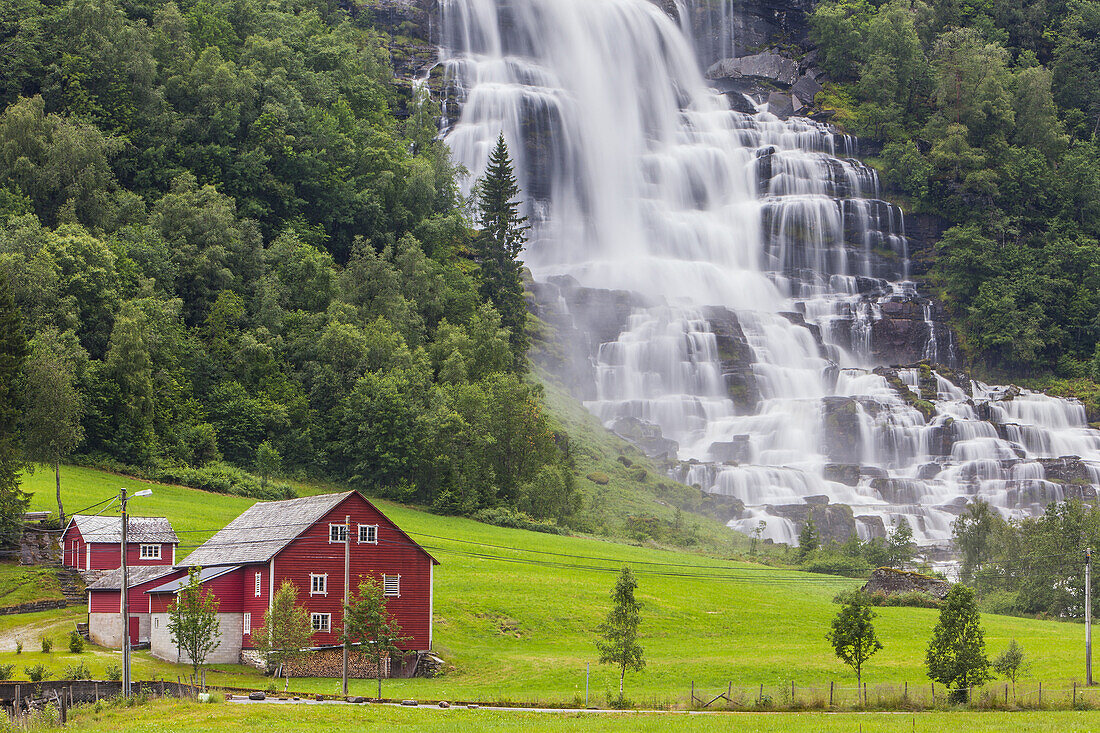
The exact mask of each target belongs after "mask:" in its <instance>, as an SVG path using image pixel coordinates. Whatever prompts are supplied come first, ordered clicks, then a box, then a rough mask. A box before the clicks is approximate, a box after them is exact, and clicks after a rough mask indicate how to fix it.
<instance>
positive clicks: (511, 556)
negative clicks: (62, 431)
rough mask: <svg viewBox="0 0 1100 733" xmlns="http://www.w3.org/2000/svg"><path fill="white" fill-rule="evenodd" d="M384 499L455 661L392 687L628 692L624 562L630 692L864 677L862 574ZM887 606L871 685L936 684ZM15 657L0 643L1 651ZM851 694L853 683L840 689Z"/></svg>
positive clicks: (599, 696) (1048, 662) (1049, 647)
mask: <svg viewBox="0 0 1100 733" xmlns="http://www.w3.org/2000/svg"><path fill="white" fill-rule="evenodd" d="M63 475H64V477H65V479H66V484H65V486H66V487H67V488H66V489H65V490H66V492H67V495H66V498H65V500H66V502H67V504H68V505H69V506H72V507H73V508H80V507H81V506H83V505H86V504H90V503H92V502H93V501H96V500H98V499H100V498H103V497H104V496H107V495H109V494H110V493H111V492H112V491H114V490H115V489H116V488H117V487H118V486H120V485H127V484H133V483H134V482H132V481H130V480H129V479H126V478H123V477H119V476H113V475H109V474H104V473H99V472H95V471H89V470H84V469H66V471H65V473H64V474H63ZM47 483H48V482H39V481H38V479H37V478H36V477H32V479H31V480H30V481H28V482H27V484H25V485H26V487H27V488H28V489H29V490H31V491H34V492H36V496H35V499H34V501H33V503H34V506H35V507H39V506H42V507H46V506H48V502H49V498H50V497H51V496H52V491H45V489H44V487H45V485H46V484H47ZM143 486H144V485H143ZM153 488H154V494H153V496H152V497H149V498H148V499H141V500H139V501H141V502H147V503H143V504H142V512H143V513H149V514H159V513H163V514H165V515H166V516H168V517H169V518H170V519H171V520H172V522H173V523H174V524H175V526H176V527H177V528H179V529H180V530H182V531H184V532H194V534H188V535H186V536H187V537H188V538H193V537H198V536H203V533H204V532H208V531H211V530H213V529H216V528H217V527H220V526H222V525H223V524H224V523H226V522H227V521H228V520H229V519H231V518H233V517H234V516H236V514H237V513H238V512H239V511H241V510H242V509H243V508H244V507H246V506H248V505H249V504H250V503H251V500H249V499H242V498H239V497H228V496H221V495H214V494H208V493H204V492H201V491H195V490H192V489H183V488H178V487H157V486H154V487H153ZM43 494H45V495H43ZM377 503H378V504H379V506H380V507H381V508H382V509H383V511H385V512H386V513H387V514H388V515H389V516H390V517H391V518H392V519H393V520H395V521H396V522H397V523H398V524H399V525H400V526H401V527H403V528H404V529H405V530H407V531H408V532H410V533H411V534H412V536H413V537H414V538H415V539H417V540H418V541H420V542H421V543H422V544H423V545H424V546H425V547H426V548H427V549H428V550H429V551H430V552H432V553H433V554H434V555H435V556H436V557H437V558H438V559H439V560H440V561H441V562H442V565H441V566H440V567H438V568H436V573H435V627H434V646H435V650H436V651H437V653H439V654H440V655H441V656H442V657H443V658H444V659H445V660H446V661H447V663H448V665H449V667H448V669H447V671H446V674H445V675H444V676H442V677H439V678H436V679H414V680H388V681H386V682H385V684H384V686H383V694H384V696H386V697H392V698H404V697H414V698H419V699H424V700H438V699H449V700H479V701H497V700H501V701H505V700H511V701H516V702H533V701H544V702H557V703H568V702H570V701H572V700H574V699H575V698H576V697H580V698H582V699H583V695H584V690H585V667H586V665H587V664H589V663H591V682H590V690H591V699H592V700H593V701H596V702H600V703H602V702H603V701H604V700H605V699H606V698H605V693H607V692H608V691H615V692H617V690H618V675H617V674H616V673H615V672H614V671H613V670H612V669H610V668H608V667H607V666H601V665H599V664H597V659H598V655H597V653H596V649H595V646H594V643H593V642H594V639H595V632H594V629H595V627H596V626H597V625H598V624H599V623H600V622H601V621H602V620H603V617H604V616H605V614H606V612H607V608H608V602H609V601H608V592H609V590H610V589H611V587H612V585H613V584H614V580H615V573H616V572H617V570H618V568H619V567H621V566H622V565H623V564H630V565H631V566H632V567H633V568H634V570H635V572H636V573H637V576H638V580H639V584H640V587H639V591H638V596H639V598H640V600H641V601H642V602H643V603H644V604H645V608H644V610H643V624H642V628H641V634H642V639H641V641H642V644H643V646H644V648H645V656H646V661H647V666H646V669H645V671H644V672H643V673H641V674H637V673H630V674H628V675H627V680H626V696H627V697H628V698H630V699H633V700H634V701H635V703H636V704H638V705H641V706H650V705H668V704H680V705H683V704H685V703H687V702H688V700H689V699H690V689H691V684H692V682H694V683H695V685H696V688H697V690H699V691H700V693H701V694H706V693H710V694H711V695H712V696H713V695H716V694H718V692H721V691H725V690H726V688H727V685H728V684H729V683H730V682H732V683H733V685H734V686H735V688H736V687H738V686H740V687H742V688H743V692H744V694H746V695H751V694H752V693H751V692H750V690H754V689H757V686H758V685H761V684H763V685H765V686H766V687H767V690H768V691H767V694H769V695H772V696H777V695H781V694H782V691H783V690H784V689H789V686H790V684H791V681H792V680H793V681H794V682H795V683H796V684H797V686H799V687H806V686H809V685H818V686H819V688H820V686H822V685H824V686H826V687H825V689H827V685H828V684H829V682H830V681H835V682H836V684H837V685H838V687H841V688H851V687H853V686H854V682H855V676H854V674H852V673H851V672H850V671H849V670H848V668H847V667H844V666H843V665H841V664H840V663H839V662H838V661H837V660H836V659H835V658H834V656H833V654H832V650H831V648H830V646H829V644H828V642H827V641H826V640H825V632H826V630H827V628H828V625H829V621H830V620H831V618H832V617H833V616H834V615H835V614H836V611H837V606H836V605H835V604H834V603H832V598H833V596H834V595H835V594H836V592H837V591H838V590H841V589H845V588H851V587H854V586H856V585H858V584H859V582H860V581H854V580H849V579H843V578H835V577H831V576H823V575H814V574H809V573H803V572H797V571H789V570H777V569H775V568H768V567H764V566H760V565H750V564H747V563H738V562H730V561H725V560H722V559H718V558H713V557H707V556H703V555H700V554H692V553H687V552H671V551H667V550H662V549H657V548H647V547H634V546H629V545H624V544H616V543H613V542H606V541H601V540H597V539H591V538H580V537H561V536H556V535H547V534H538V533H533V532H528V531H523V530H514V529H504V528H500V527H494V526H489V525H485V524H480V523H477V522H473V521H470V520H467V519H462V518H457V517H441V516H436V515H432V514H428V513H426V512H422V511H417V510H415V509H411V508H408V507H403V506H399V505H395V504H393V503H390V502H385V501H379V502H377ZM134 507H135V510H136V508H137V502H135V504H134ZM200 530H201V531H200ZM184 543H185V544H193V543H194V541H193V540H191V539H188V540H185V541H184ZM185 554H186V552H184V551H181V553H180V555H181V557H182V556H184V555H185ZM877 610H878V612H879V618H878V619H877V621H876V628H877V630H878V634H879V638H880V639H881V641H882V643H883V645H884V648H883V650H882V651H881V652H879V653H878V654H877V655H876V656H875V657H874V658H872V659H871V661H870V662H869V663H868V664H867V665H866V666H865V667H864V680H865V681H867V682H868V683H870V684H871V686H872V687H873V686H874V685H875V684H876V683H880V682H888V683H898V684H901V683H905V682H907V683H908V684H909V685H910V686H911V688H912V689H913V690H914V691H916V690H919V689H922V688H923V686H927V685H928V680H927V678H926V676H925V670H924V654H925V649H926V646H927V643H928V639H929V637H930V635H931V630H932V626H933V625H934V623H935V621H936V618H937V615H938V612H937V611H935V610H929V609H915V608H881V609H877ZM70 623H71V621H70ZM983 624H984V627H985V632H986V641H987V647H988V650H989V652H990V654H991V656H992V655H994V654H996V653H999V652H1000V651H1001V650H1002V649H1003V648H1004V647H1005V646H1006V645H1007V644H1008V641H1009V640H1010V639H1013V638H1015V639H1016V640H1017V641H1019V643H1020V644H1021V645H1022V646H1023V647H1024V649H1025V651H1026V652H1027V653H1028V655H1029V656H1030V659H1031V662H1032V665H1033V667H1032V678H1033V679H1038V680H1043V681H1044V685H1047V686H1048V687H1047V688H1046V689H1047V690H1048V693H1047V694H1048V696H1049V695H1051V694H1053V690H1052V689H1051V688H1053V687H1055V686H1058V687H1059V688H1061V689H1065V688H1066V687H1068V685H1070V684H1071V681H1072V680H1073V679H1075V678H1080V677H1081V675H1082V674H1083V667H1084V664H1083V646H1084V645H1083V643H1082V640H1083V636H1084V634H1083V628H1082V627H1081V625H1079V624H1068V623H1059V622H1054V621H1036V620H1029V619H1019V618H1011V617H1003V616H992V615H986V616H984V617H983ZM66 633H67V632H66ZM28 646H29V645H28ZM0 649H2V647H0ZM24 654H26V652H24ZM99 655H105V656H103V657H102V659H104V660H105V659H108V658H109V657H110V656H111V655H116V653H115V652H108V651H102V652H94V653H93V656H92V657H91V659H92V661H93V662H94V663H95V664H99V663H100V662H99V661H97V660H99V659H100V656H99ZM12 656H14V655H12ZM53 656H54V657H57V666H58V667H63V666H64V664H67V663H69V660H65V659H63V658H62V657H63V656H64V655H58V654H56V653H55V654H54V655H53ZM135 658H136V659H137V660H139V661H138V662H137V664H138V665H140V666H139V667H138V668H137V672H136V674H135V679H141V678H149V677H150V676H153V675H157V676H160V677H163V678H167V679H175V677H176V675H180V674H184V673H185V670H183V669H181V668H179V667H175V666H172V665H167V664H164V663H162V662H159V661H155V660H152V659H151V658H149V657H148V656H147V654H138V655H136V657H135ZM20 661H21V660H20ZM12 662H13V659H12V658H11V657H10V656H9V655H8V653H5V652H3V651H2V650H0V663H12ZM103 663H104V664H105V663H106V662H105V661H104V662H103ZM92 668H93V670H95V667H94V666H93V667H92ZM218 670H220V671H215V672H212V673H211V674H209V676H208V681H209V682H210V683H213V684H222V685H231V686H247V685H249V684H251V685H254V686H259V687H263V686H265V684H266V682H265V681H264V680H262V678H260V677H259V676H258V675H256V674H255V673H253V672H250V671H248V670H246V669H245V668H241V667H233V666H228V667H219V668H218ZM338 686H339V681H338V680H332V679H308V680H295V681H293V682H292V687H291V689H292V690H299V691H303V692H324V693H334V692H336V691H337V689H338ZM372 689H373V683H372V682H370V681H365V680H360V681H354V682H353V683H352V692H353V694H364V695H368V694H372V693H371V690H372ZM845 694H846V695H848V696H854V691H851V690H850V689H849V690H848V692H844V690H840V691H838V696H843V695H845ZM873 694H874V693H872V696H873ZM753 697H755V695H753ZM777 699H778V698H777ZM1097 701H1098V702H1100V698H1098V700H1097Z"/></svg>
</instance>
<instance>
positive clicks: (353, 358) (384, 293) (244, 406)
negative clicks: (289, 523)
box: [0, 0, 577, 521]
mask: <svg viewBox="0 0 1100 733" xmlns="http://www.w3.org/2000/svg"><path fill="white" fill-rule="evenodd" d="M385 42H386V41H385V38H384V37H383V36H381V35H380V34H379V33H378V32H376V31H375V30H373V29H372V23H371V18H370V13H369V8H363V9H359V10H358V11H357V12H354V13H349V12H347V11H346V10H344V9H341V7H339V6H338V5H337V4H336V3H329V2H324V1H322V2H311V1H308V0H286V1H285V2H284V1H282V0H280V1H278V2H269V3H261V2H256V1H255V0H194V1H192V0H185V1H184V2H182V3H178V4H177V3H175V2H162V1H161V0H138V1H137V2H130V1H129V0H123V1H122V2H117V1H116V0H71V1H66V2H39V0H0V99H2V104H3V107H4V109H3V113H2V114H0V299H3V300H5V301H6V304H7V305H8V307H7V308H5V309H4V313H5V318H4V319H3V322H2V323H0V338H2V339H3V340H4V352H5V359H4V361H3V362H0V368H2V369H3V370H4V374H3V376H4V380H3V382H4V384H5V394H3V395H0V397H4V398H5V399H4V401H5V405H6V407H5V408H4V411H3V414H2V415H0V420H2V421H4V425H5V426H6V427H8V428H10V429H9V430H4V431H0V432H3V433H4V435H5V440H4V441H3V443H4V444H3V446H0V453H3V456H0V459H3V460H4V461H7V462H8V463H9V464H12V463H13V462H17V459H16V458H13V456H17V451H19V450H22V451H23V456H25V457H26V458H28V459H29V460H33V461H36V462H39V463H42V464H46V465H47V466H51V467H52V466H57V465H59V464H60V463H62V462H65V461H69V460H74V457H75V459H76V460H79V461H83V462H87V463H92V464H96V465H101V466H106V467H114V468H118V469H119V470H127V471H137V472H140V473H141V474H142V475H145V476H148V477H149V478H155V479H158V480H162V481H173V482H177V483H184V484H188V485H192V486H196V487H199V488H206V489H210V490H214V491H221V492H234V493H244V494H247V495H250V496H256V497H260V498H276V497H281V496H283V495H286V494H288V493H289V492H291V491H292V489H290V488H289V487H287V486H285V485H283V484H281V483H279V482H278V481H277V480H272V479H273V478H277V477H301V478H322V479H332V480H337V481H341V482H345V483H347V484H350V485H353V486H358V487H362V488H366V489H368V490H370V491H371V492H374V493H379V494H382V495H385V496H390V497H394V498H397V499H402V500H408V501H414V502H417V503H420V504H423V505H426V506H430V507H432V508H434V509H436V510H438V511H444V512H454V513H462V514H472V513H476V512H477V511H479V510H484V509H489V508H499V507H504V508H506V509H508V510H519V511H522V512H525V513H527V514H529V515H530V516H532V517H535V518H538V519H547V520H552V521H566V520H567V519H568V517H569V516H570V515H571V514H573V513H574V511H575V510H576V508H577V499H576V495H575V491H574V489H573V470H572V464H571V457H570V454H569V442H568V439H567V437H566V436H565V435H564V434H563V433H562V431H561V430H559V429H557V428H556V427H555V425H554V424H553V423H552V421H551V418H550V417H549V416H548V414H547V411H546V409H545V406H544V402H543V398H542V394H541V391H540V388H539V387H538V386H537V385H536V384H535V383H534V381H533V380H531V379H530V378H529V377H527V376H526V358H525V354H524V348H525V343H526V341H525V333H524V318H525V315H526V311H525V307H524V305H523V300H522V282H521V280H520V270H519V268H518V266H516V265H515V255H516V254H517V252H518V249H517V245H518V246H519V247H522V236H523V226H522V221H521V220H520V219H519V217H518V215H516V210H515V206H514V205H513V203H514V197H517V196H519V195H521V194H520V192H519V191H518V190H517V189H516V187H515V185H514V184H515V181H514V178H512V179H509V178H508V176H509V175H511V168H510V162H509V159H508V157H507V151H506V150H504V151H502V156H503V157H502V158H501V160H500V165H499V166H498V168H497V169H496V173H497V175H498V180H497V185H496V187H495V188H493V187H489V186H487V187H486V189H485V191H483V192H482V195H481V200H480V201H478V202H476V203H477V204H479V206H475V207H471V206H470V202H468V201H464V200H463V199H462V197H461V196H460V194H459V190H458V186H457V184H456V181H457V176H458V174H459V173H460V172H459V171H456V170H455V169H454V167H453V166H452V164H451V163H450V161H449V157H448V151H447V149H446V147H445V146H444V145H443V143H442V142H440V141H438V140H437V129H438V128H437V120H436V117H435V115H434V114H433V113H432V112H431V111H430V110H429V108H428V103H427V101H426V98H424V97H417V98H412V99H410V98H408V95H407V94H406V95H404V96H402V94H401V93H400V92H399V91H398V87H397V86H396V85H395V83H394V78H393V70H392V68H391V62H390V57H389V53H388V51H387V50H386V46H385ZM398 110H400V111H402V114H401V115H400V116H399V115H398V114H397V111H398ZM494 195H495V196H497V197H498V200H496V201H495V208H493V207H494V201H493V196H494ZM500 196H504V197H505V199H504V200H503V201H501V200H499V197H500ZM509 197H512V198H509ZM471 210H473V211H475V212H477V211H480V212H481V213H480V214H476V213H475V214H471V213H470V212H471ZM494 217H495V218H494ZM504 240H508V241H504ZM498 242H499V244H496V243H498ZM505 249H507V250H508V252H510V254H508V253H505V254H503V255H502V254H501V252H503V251H504V250H505ZM509 258H510V259H509ZM517 303H518V305H519V307H518V310H517ZM12 306H14V307H12ZM21 355H24V356H25V358H21ZM19 401H21V403H22V404H21V405H20V404H17V403H18V402H19ZM16 433H18V435H19V436H20V437H19V438H18V439H16V438H14V436H15V434H16ZM19 442H22V445H17V443H19ZM6 465H7V464H6ZM75 508H76V507H70V510H71V509H75Z"/></svg>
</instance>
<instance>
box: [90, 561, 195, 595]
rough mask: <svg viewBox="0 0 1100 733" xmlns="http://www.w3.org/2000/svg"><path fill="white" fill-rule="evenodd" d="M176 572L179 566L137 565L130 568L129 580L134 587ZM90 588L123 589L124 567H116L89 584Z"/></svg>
mask: <svg viewBox="0 0 1100 733" xmlns="http://www.w3.org/2000/svg"><path fill="white" fill-rule="evenodd" d="M175 572H178V570H177V568H174V567H172V566H171V565H136V566H134V567H131V568H130V572H129V577H128V578H127V582H128V583H129V585H130V587H131V588H133V587H134V586H135V585H140V584H141V583H148V582H149V581H150V580H156V579H157V578H163V577H164V576H166V575H170V574H171V573H175ZM88 590H122V568H115V569H114V570H112V571H111V572H109V573H107V574H106V575H104V576H103V577H102V578H100V579H99V580H97V581H96V582H94V583H92V584H91V585H89V586H88Z"/></svg>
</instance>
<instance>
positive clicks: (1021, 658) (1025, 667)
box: [993, 639, 1031, 699]
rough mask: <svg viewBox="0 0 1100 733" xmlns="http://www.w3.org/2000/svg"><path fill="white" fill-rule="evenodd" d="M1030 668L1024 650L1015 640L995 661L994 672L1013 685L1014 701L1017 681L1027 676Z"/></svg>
mask: <svg viewBox="0 0 1100 733" xmlns="http://www.w3.org/2000/svg"><path fill="white" fill-rule="evenodd" d="M1030 668H1031V664H1030V663H1029V662H1028V661H1027V657H1026V655H1025V654H1024V648H1023V647H1022V646H1020V645H1019V644H1017V643H1016V640H1015V639H1013V640H1012V641H1010V642H1008V646H1007V647H1006V648H1005V650H1004V651H1003V652H1001V653H1000V655H998V656H997V658H996V659H994V660H993V671H994V672H996V673H997V674H999V675H1001V676H1002V677H1004V678H1005V679H1007V680H1008V681H1009V682H1011V683H1012V697H1013V699H1015V698H1016V680H1018V679H1020V678H1021V677H1023V676H1024V675H1026V674H1027V673H1028V671H1029V670H1030Z"/></svg>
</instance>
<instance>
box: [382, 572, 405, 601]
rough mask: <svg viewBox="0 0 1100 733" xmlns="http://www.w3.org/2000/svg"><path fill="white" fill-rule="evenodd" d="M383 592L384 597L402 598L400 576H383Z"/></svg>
mask: <svg viewBox="0 0 1100 733" xmlns="http://www.w3.org/2000/svg"><path fill="white" fill-rule="evenodd" d="M382 592H383V594H384V595H387V596H393V597H395V598H396V597H400V596H401V576H400V575H383V576H382Z"/></svg>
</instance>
